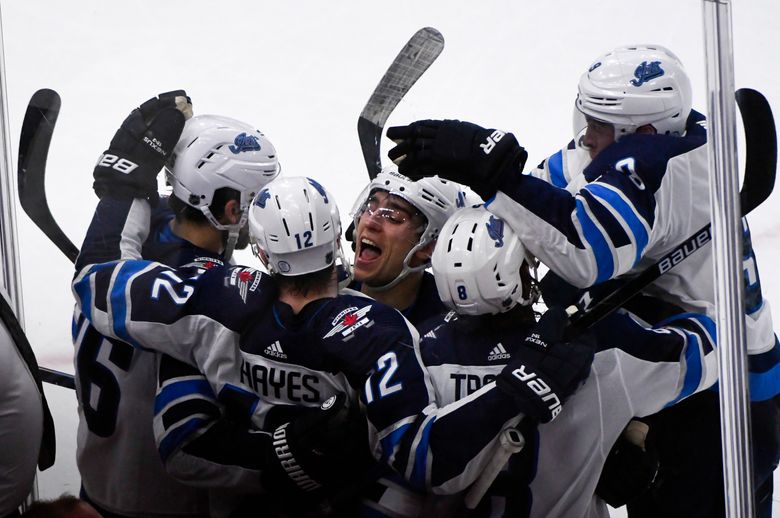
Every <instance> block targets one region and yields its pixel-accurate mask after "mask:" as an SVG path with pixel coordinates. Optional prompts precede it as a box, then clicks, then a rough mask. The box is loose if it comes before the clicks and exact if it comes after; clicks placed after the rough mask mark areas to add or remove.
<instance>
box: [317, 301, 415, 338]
mask: <svg viewBox="0 0 780 518" xmlns="http://www.w3.org/2000/svg"><path fill="white" fill-rule="evenodd" d="M321 321H322V325H323V326H324V328H327V329H324V333H323V338H330V337H335V336H340V337H341V338H343V339H348V338H349V339H351V338H353V337H365V336H370V337H373V338H381V336H382V335H384V336H388V338H392V339H397V338H398V336H399V334H401V335H405V336H408V337H410V338H411V337H412V335H414V337H415V338H417V331H416V329H415V328H414V327H413V326H412V325H411V324H410V323H409V321H408V320H407V319H406V318H405V317H404V316H403V315H402V314H401V313H400V312H399V311H398V310H396V309H394V308H391V307H390V306H387V305H385V304H382V303H381V302H377V301H376V300H374V299H372V298H370V297H366V296H365V295H363V294H349V293H347V292H345V291H342V292H340V294H339V296H338V297H336V298H334V299H333V301H332V302H331V303H330V304H328V306H327V310H326V311H325V312H324V313H323V314H322V317H321Z"/></svg>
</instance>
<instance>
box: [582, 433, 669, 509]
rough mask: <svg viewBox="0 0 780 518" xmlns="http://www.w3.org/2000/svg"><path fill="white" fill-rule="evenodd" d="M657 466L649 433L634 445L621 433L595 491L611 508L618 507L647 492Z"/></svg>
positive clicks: (608, 457) (656, 456) (656, 455)
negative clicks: (639, 442)
mask: <svg viewBox="0 0 780 518" xmlns="http://www.w3.org/2000/svg"><path fill="white" fill-rule="evenodd" d="M636 426H637V422H636V421H631V422H630V423H629V425H628V427H627V428H626V430H629V429H631V427H636ZM645 426H646V425H645ZM658 466H659V464H658V452H657V451H656V449H655V445H654V444H653V441H652V434H649V433H648V434H647V436H646V438H645V439H644V441H642V444H637V441H636V440H632V439H631V438H629V436H628V435H627V432H623V433H621V434H620V437H618V439H617V441H615V444H614V445H612V449H611V450H610V451H609V455H608V456H607V460H606V462H605V463H604V467H602V468H601V476H600V477H599V483H598V484H597V485H596V494H597V495H598V496H600V497H601V498H602V500H604V501H605V502H606V503H608V504H609V505H611V506H612V507H614V508H618V507H622V506H624V505H626V504H628V503H630V502H632V501H634V500H635V499H636V498H638V497H640V496H642V495H643V494H644V493H645V492H646V491H648V489H649V488H650V487H651V486H652V485H653V482H654V481H655V478H656V475H657V474H658Z"/></svg>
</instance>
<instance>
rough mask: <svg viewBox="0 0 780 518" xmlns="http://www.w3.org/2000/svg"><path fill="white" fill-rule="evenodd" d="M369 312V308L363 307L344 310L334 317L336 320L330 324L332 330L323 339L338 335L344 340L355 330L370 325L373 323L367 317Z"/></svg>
mask: <svg viewBox="0 0 780 518" xmlns="http://www.w3.org/2000/svg"><path fill="white" fill-rule="evenodd" d="M369 311H371V306H364V307H362V308H358V307H356V306H353V307H351V308H347V309H345V310H344V311H342V312H341V313H339V314H338V315H336V318H334V319H333V322H331V325H333V328H332V329H331V330H330V331H328V333H327V334H326V335H325V336H323V338H330V337H331V336H334V335H335V334H337V333H340V334H341V336H342V337H345V338H346V337H347V336H348V335H350V334H352V332H353V331H354V330H355V329H357V328H359V327H363V326H365V325H368V324H370V323H372V322H373V321H372V320H371V319H370V318H368V316H367V315H368V312H369Z"/></svg>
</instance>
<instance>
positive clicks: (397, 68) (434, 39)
mask: <svg viewBox="0 0 780 518" xmlns="http://www.w3.org/2000/svg"><path fill="white" fill-rule="evenodd" d="M442 49H444V38H443V37H442V35H441V33H440V32H439V31H437V30H436V29H434V28H432V27H424V28H422V29H420V30H419V31H417V32H416V33H415V34H414V35H413V36H412V37H411V39H410V40H409V41H408V42H407V44H406V45H404V47H403V48H402V49H401V52H399V53H398V55H397V56H396V57H395V59H394V60H393V62H392V63H391V64H390V67H389V68H388V69H387V72H385V75H384V76H382V79H381V80H380V81H379V84H377V85H376V88H375V89H374V92H373V93H372V94H371V97H370V98H369V99H368V102H367V103H366V106H365V107H364V108H363V111H362V112H361V113H360V117H358V124H357V127H358V137H359V138H360V148H361V149H362V151H363V159H364V160H365V162H366V168H367V169H368V176H369V177H370V178H371V179H372V180H373V179H374V177H375V176H376V175H377V174H379V172H380V171H381V170H382V163H381V160H380V140H381V139H382V131H383V129H384V127H385V122H387V118H388V117H389V116H390V114H391V113H392V112H393V110H394V109H395V107H396V106H398V103H399V102H401V99H402V98H403V97H404V96H405V95H406V93H407V92H408V91H409V89H410V88H411V87H412V86H413V85H414V83H416V82H417V80H418V79H420V77H421V76H422V75H423V73H425V71H426V70H428V67H430V66H431V64H433V62H434V61H436V58H437V57H438V56H439V54H441V51H442Z"/></svg>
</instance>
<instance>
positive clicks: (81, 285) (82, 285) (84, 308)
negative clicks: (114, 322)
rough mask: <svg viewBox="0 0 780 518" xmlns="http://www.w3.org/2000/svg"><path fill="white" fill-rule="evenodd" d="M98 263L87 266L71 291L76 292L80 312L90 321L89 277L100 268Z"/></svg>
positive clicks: (90, 286) (90, 297)
mask: <svg viewBox="0 0 780 518" xmlns="http://www.w3.org/2000/svg"><path fill="white" fill-rule="evenodd" d="M100 266H101V265H99V264H95V265H92V266H90V267H89V270H88V271H87V273H86V274H84V276H83V277H81V280H80V281H78V282H77V283H75V284H74V285H73V291H75V292H76V296H78V298H79V303H80V304H81V312H82V313H83V314H84V316H85V317H87V319H88V320H89V321H92V283H91V282H90V279H91V278H92V274H93V273H94V272H96V271H97V270H99V269H100Z"/></svg>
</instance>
